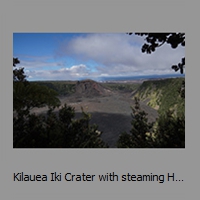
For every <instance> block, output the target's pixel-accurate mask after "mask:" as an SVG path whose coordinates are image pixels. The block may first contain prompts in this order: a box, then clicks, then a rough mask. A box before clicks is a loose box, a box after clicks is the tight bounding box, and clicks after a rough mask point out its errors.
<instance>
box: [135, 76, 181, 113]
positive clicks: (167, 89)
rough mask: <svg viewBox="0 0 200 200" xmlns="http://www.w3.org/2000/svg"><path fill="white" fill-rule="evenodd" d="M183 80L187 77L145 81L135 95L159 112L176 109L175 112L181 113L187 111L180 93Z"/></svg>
mask: <svg viewBox="0 0 200 200" xmlns="http://www.w3.org/2000/svg"><path fill="white" fill-rule="evenodd" d="M183 80H185V78H169V79H163V80H149V81H144V82H143V83H142V84H141V86H140V87H139V88H138V90H137V92H136V93H135V94H134V96H136V97H139V99H140V100H142V101H144V102H145V103H146V104H147V105H149V106H151V107H152V108H154V109H156V110H158V112H159V113H164V112H166V111H167V110H174V114H177V115H179V114H181V113H183V112H185V100H184V99H183V98H181V96H180V93H179V91H180V89H181V86H182V82H183Z"/></svg>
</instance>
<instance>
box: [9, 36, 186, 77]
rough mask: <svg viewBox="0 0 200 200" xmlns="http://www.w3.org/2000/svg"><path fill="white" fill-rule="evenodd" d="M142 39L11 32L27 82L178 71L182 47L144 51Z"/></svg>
mask: <svg viewBox="0 0 200 200" xmlns="http://www.w3.org/2000/svg"><path fill="white" fill-rule="evenodd" d="M144 42H145V41H144V37H140V36H137V35H134V34H133V35H128V34H126V33H13V57H17V58H18V59H19V60H20V64H18V65H17V67H24V71H25V74H26V75H27V79H28V80H29V81H39V80H79V79H93V80H97V81H98V80H101V79H103V78H104V77H126V76H144V75H147V76H148V75H154V74H157V75H166V74H177V73H179V72H175V71H174V70H173V69H171V66H172V65H174V64H178V63H179V62H180V60H181V58H182V57H185V48H183V47H181V46H180V47H178V48H177V49H172V48H171V46H169V45H167V44H165V45H163V46H162V47H160V48H159V49H158V50H156V51H155V52H154V53H152V54H145V53H142V52H141V47H142V45H143V44H144Z"/></svg>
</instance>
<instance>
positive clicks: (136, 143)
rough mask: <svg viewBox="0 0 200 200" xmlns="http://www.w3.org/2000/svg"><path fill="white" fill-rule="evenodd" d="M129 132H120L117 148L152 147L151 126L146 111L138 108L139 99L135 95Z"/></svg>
mask: <svg viewBox="0 0 200 200" xmlns="http://www.w3.org/2000/svg"><path fill="white" fill-rule="evenodd" d="M132 112H133V113H132V121H131V124H132V129H131V130H130V133H131V134H127V133H126V132H124V133H122V134H121V135H120V137H119V140H118V142H117V147H118V148H151V147H153V138H152V128H153V124H154V123H149V122H148V119H147V113H146V112H144V111H143V110H142V109H141V108H140V104H139V99H138V98H136V97H135V106H134V107H132Z"/></svg>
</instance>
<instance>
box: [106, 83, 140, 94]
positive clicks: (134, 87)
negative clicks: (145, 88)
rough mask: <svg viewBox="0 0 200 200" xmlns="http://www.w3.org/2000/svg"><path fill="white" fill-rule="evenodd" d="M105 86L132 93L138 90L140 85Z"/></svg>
mask: <svg viewBox="0 0 200 200" xmlns="http://www.w3.org/2000/svg"><path fill="white" fill-rule="evenodd" d="M103 85H104V86H105V87H106V88H108V89H111V90H115V91H119V92H130V93H131V92H134V91H136V90H137V88H138V87H139V86H140V83H103Z"/></svg>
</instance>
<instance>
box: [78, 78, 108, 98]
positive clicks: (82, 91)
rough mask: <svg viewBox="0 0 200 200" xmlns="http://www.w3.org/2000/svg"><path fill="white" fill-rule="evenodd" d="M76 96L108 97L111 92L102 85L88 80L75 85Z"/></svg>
mask: <svg viewBox="0 0 200 200" xmlns="http://www.w3.org/2000/svg"><path fill="white" fill-rule="evenodd" d="M75 91H76V92H75V94H76V95H81V96H85V97H95V96H106V95H108V94H109V90H108V89H106V88H104V87H103V86H102V85H101V84H100V83H98V82H96V81H93V80H90V79H87V80H82V81H77V83H76V85H75Z"/></svg>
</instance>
